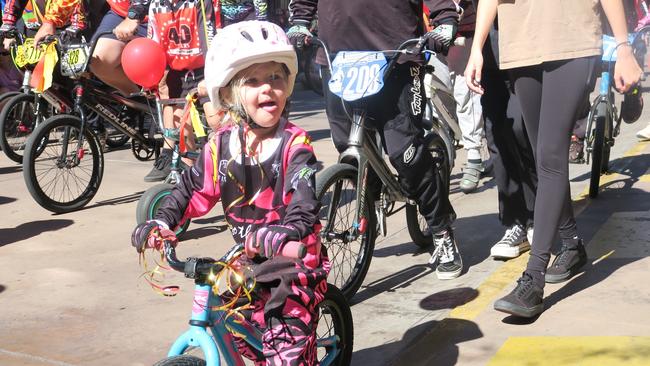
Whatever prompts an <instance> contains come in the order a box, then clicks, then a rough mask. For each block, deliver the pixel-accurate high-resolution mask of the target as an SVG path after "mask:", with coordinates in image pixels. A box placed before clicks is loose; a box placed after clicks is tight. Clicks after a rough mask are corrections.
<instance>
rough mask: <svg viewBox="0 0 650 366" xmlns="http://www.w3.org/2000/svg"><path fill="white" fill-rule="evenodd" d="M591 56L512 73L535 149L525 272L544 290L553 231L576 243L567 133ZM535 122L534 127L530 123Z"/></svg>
mask: <svg viewBox="0 0 650 366" xmlns="http://www.w3.org/2000/svg"><path fill="white" fill-rule="evenodd" d="M593 61H594V60H593V58H580V59H575V60H570V61H566V62H553V63H548V64H545V65H543V66H544V68H543V72H542V68H541V67H537V68H535V67H533V68H526V69H534V70H535V75H534V77H531V76H530V75H528V74H527V71H526V69H523V71H522V69H520V70H517V71H516V72H515V90H516V94H517V97H518V98H519V100H520V102H521V104H522V110H523V112H524V120H525V122H526V128H527V129H528V130H529V132H532V130H534V129H535V127H537V129H538V130H537V134H536V138H535V139H533V138H531V142H533V144H534V145H535V151H536V154H535V159H536V162H537V174H538V186H537V199H536V202H535V219H534V221H535V229H536V230H535V234H534V237H533V247H532V250H531V257H530V260H529V262H528V266H527V269H526V272H527V273H529V274H530V275H531V276H532V278H533V279H534V281H535V283H536V284H537V285H538V286H540V287H542V288H543V285H544V275H545V273H546V268H547V266H548V262H549V259H550V250H551V246H552V243H553V239H554V236H555V232H556V230H557V229H558V227H560V228H561V229H562V230H561V233H560V235H561V237H562V239H563V242H564V241H565V240H569V239H574V238H575V239H577V229H576V225H575V219H574V217H573V212H572V209H571V201H570V199H571V198H570V190H569V183H568V169H569V167H568V151H569V142H570V136H571V131H572V128H573V123H574V121H575V116H576V112H577V109H578V107H579V103H580V102H581V98H582V96H583V95H584V94H583V93H584V91H585V85H586V84H587V83H586V79H587V78H588V76H589V75H588V74H589V69H590V66H591V65H592V64H591V63H592V62H593ZM536 121H539V123H534V122H536ZM529 125H530V126H531V128H529Z"/></svg>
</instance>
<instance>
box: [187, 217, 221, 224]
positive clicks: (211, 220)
mask: <svg viewBox="0 0 650 366" xmlns="http://www.w3.org/2000/svg"><path fill="white" fill-rule="evenodd" d="M225 220H226V218H225V217H224V216H223V215H216V216H212V217H207V218H201V219H192V222H196V223H197V224H201V225H203V224H216V223H218V222H223V223H225Z"/></svg>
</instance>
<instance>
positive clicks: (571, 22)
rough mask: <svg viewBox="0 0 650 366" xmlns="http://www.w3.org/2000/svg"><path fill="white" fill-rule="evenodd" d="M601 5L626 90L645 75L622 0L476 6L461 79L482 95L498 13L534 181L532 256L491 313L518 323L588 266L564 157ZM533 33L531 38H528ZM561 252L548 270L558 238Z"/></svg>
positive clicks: (592, 59)
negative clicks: (548, 291) (486, 51)
mask: <svg viewBox="0 0 650 366" xmlns="http://www.w3.org/2000/svg"><path fill="white" fill-rule="evenodd" d="M599 4H600V5H602V10H603V11H604V13H605V15H606V17H607V19H608V21H609V23H610V25H611V28H612V30H613V33H614V37H615V39H616V41H617V43H618V47H617V48H616V52H617V61H616V65H615V70H614V81H615V85H616V87H617V89H619V91H621V92H625V91H626V90H627V89H629V88H630V87H631V86H632V85H633V84H635V83H637V82H638V81H639V80H640V78H641V75H642V70H641V69H640V68H639V65H638V64H637V62H636V59H635V57H634V54H633V52H632V47H631V45H630V44H629V43H628V38H627V29H626V22H625V16H624V11H623V4H622V2H621V0H601V1H600V3H599V2H594V1H592V0H570V1H564V0H546V1H534V0H518V1H515V2H512V1H502V0H481V1H480V2H479V6H478V12H477V22H476V33H475V38H474V42H473V44H472V51H471V55H470V60H469V62H468V66H467V69H466V70H465V76H466V78H467V84H468V87H469V88H470V89H472V90H474V91H476V92H477V93H481V94H482V93H483V92H484V88H483V87H482V86H481V70H482V66H483V56H482V48H483V44H484V42H485V39H486V38H487V35H488V31H489V28H490V26H491V25H492V22H493V21H494V19H495V17H496V15H497V13H498V15H499V18H498V19H499V35H500V39H499V66H500V68H501V69H503V70H509V74H510V77H511V79H512V81H513V86H514V90H515V95H516V97H517V99H518V101H519V103H520V105H521V109H522V112H523V116H524V122H525V124H526V129H527V131H528V136H529V139H530V142H531V146H533V149H534V151H535V160H536V169H537V176H538V185H537V196H536V199H535V212H534V222H535V231H534V235H533V245H532V248H531V256H530V259H529V261H528V264H527V266H526V270H525V271H524V272H523V274H522V276H521V278H519V280H517V286H516V287H515V288H514V289H513V290H512V292H510V293H509V294H508V295H506V296H505V297H503V298H501V299H499V300H497V301H496V302H495V304H494V308H495V309H496V310H498V311H503V312H506V313H509V314H513V315H515V316H520V317H528V318H529V317H534V316H536V315H538V314H540V313H541V312H542V311H543V310H544V304H543V297H544V285H545V282H550V283H557V282H562V281H566V280H568V279H569V278H571V277H572V276H573V275H574V274H576V273H577V272H578V271H579V270H580V268H581V267H582V266H583V265H584V264H585V263H586V261H587V255H586V252H585V247H584V243H583V242H582V239H580V237H579V236H578V232H577V226H576V222H575V218H574V216H573V210H572V207H571V195H570V188H569V180H568V152H569V143H570V136H571V131H572V128H573V125H574V122H575V116H576V113H577V111H578V108H579V106H580V105H579V104H580V102H581V101H582V100H583V99H582V98H583V97H584V94H585V92H587V90H585V89H586V88H587V84H588V79H589V77H590V73H591V72H592V69H593V67H594V64H595V63H596V62H597V59H598V56H599V55H600V54H601V48H602V31H601V27H602V25H601V21H600V6H599ZM532 35H534V37H532ZM558 228H559V229H560V231H561V235H560V238H561V240H562V248H561V249H560V252H559V254H558V255H557V257H556V258H555V260H554V261H553V263H552V264H551V266H550V268H548V269H547V267H548V264H549V261H550V256H551V246H552V244H553V240H554V236H555V232H556V230H557V229H558Z"/></svg>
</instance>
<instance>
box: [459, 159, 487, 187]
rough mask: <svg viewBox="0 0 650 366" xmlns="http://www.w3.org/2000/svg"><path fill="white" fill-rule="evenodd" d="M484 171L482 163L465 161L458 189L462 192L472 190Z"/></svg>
mask: <svg viewBox="0 0 650 366" xmlns="http://www.w3.org/2000/svg"><path fill="white" fill-rule="evenodd" d="M484 171H485V167H484V166H483V163H480V164H474V163H469V162H468V163H466V164H465V167H464V168H463V177H462V178H461V180H460V190H461V191H463V193H471V192H474V191H475V190H476V188H477V187H478V182H479V181H480V180H481V175H482V174H483V172H484Z"/></svg>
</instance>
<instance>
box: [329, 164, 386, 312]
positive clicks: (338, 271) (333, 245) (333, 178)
mask: <svg viewBox="0 0 650 366" xmlns="http://www.w3.org/2000/svg"><path fill="white" fill-rule="evenodd" d="M338 182H340V183H341V191H342V193H343V194H342V195H341V196H340V197H339V200H338V203H337V210H336V211H337V212H336V217H337V223H335V224H334V226H333V231H334V232H335V233H339V234H340V233H345V232H348V231H349V230H350V229H351V228H352V224H353V222H352V220H353V219H354V216H355V212H356V184H357V168H356V167H354V166H352V165H349V164H335V165H332V166H330V167H329V168H327V169H325V170H324V171H322V172H320V173H319V174H318V175H317V177H316V197H317V199H318V200H319V201H320V202H321V203H322V206H321V211H320V214H319V218H320V219H321V223H322V224H323V228H324V229H326V228H327V224H328V223H327V221H328V218H327V214H328V210H329V206H330V203H331V202H329V201H328V200H331V199H332V192H330V190H331V189H332V188H333V187H334V186H335V185H336V184H337V183H338ZM328 192H330V193H329V194H328ZM341 204H342V205H341ZM344 206H345V207H344ZM365 207H366V210H365V211H366V212H365V217H366V219H367V225H366V228H367V229H366V231H365V232H364V233H363V234H362V235H360V236H359V237H358V238H357V240H355V241H354V242H347V243H346V242H345V240H342V239H333V240H332V239H329V238H323V245H324V246H325V248H326V249H327V252H328V256H329V259H330V263H331V265H332V268H331V270H330V277H329V281H331V282H333V283H334V285H335V286H337V287H338V288H339V289H340V290H341V291H342V292H343V294H344V295H345V298H346V299H348V300H350V299H352V296H354V294H355V293H356V292H357V290H358V289H359V287H361V284H362V283H363V280H364V279H365V277H366V274H367V273H368V268H369V267H370V262H371V260H372V253H373V250H374V248H375V238H376V237H377V219H376V217H375V210H374V208H373V205H372V203H371V202H370V201H369V200H368V199H367V198H366V204H365ZM339 220H341V221H339Z"/></svg>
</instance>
